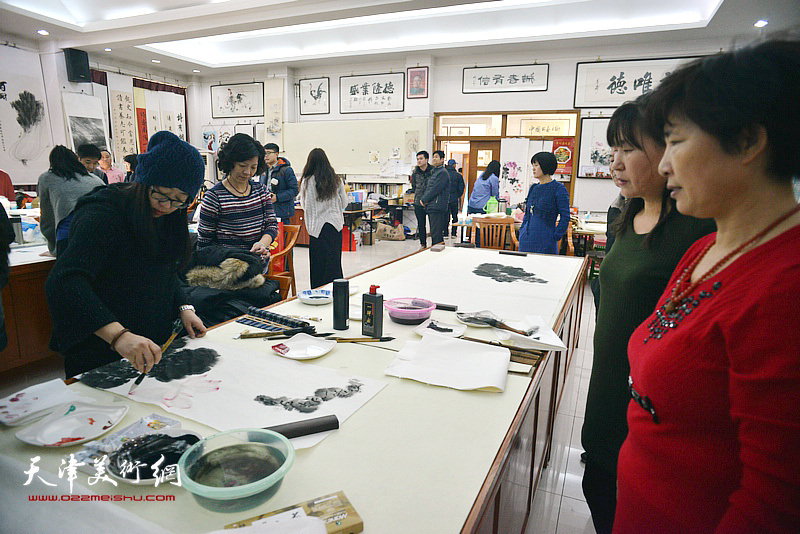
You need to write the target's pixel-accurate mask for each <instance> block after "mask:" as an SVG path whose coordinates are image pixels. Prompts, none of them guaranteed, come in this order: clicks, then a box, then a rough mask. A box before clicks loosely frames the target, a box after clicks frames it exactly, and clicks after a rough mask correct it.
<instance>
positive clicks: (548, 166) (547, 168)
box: [531, 152, 558, 175]
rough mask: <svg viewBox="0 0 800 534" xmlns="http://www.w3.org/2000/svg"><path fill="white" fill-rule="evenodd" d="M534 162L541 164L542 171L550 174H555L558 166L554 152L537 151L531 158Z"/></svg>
mask: <svg viewBox="0 0 800 534" xmlns="http://www.w3.org/2000/svg"><path fill="white" fill-rule="evenodd" d="M534 162H536V163H538V164H539V167H540V168H541V169H542V172H543V173H545V174H548V175H553V174H555V172H556V169H557V168H558V161H556V156H555V154H553V153H552V152H537V153H536V154H534V155H533V157H532V158H531V164H533V163H534Z"/></svg>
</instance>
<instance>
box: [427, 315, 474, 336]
mask: <svg viewBox="0 0 800 534" xmlns="http://www.w3.org/2000/svg"><path fill="white" fill-rule="evenodd" d="M466 331H467V326H466V325H463V324H447V323H443V322H442V321H436V320H434V319H428V320H427V321H425V322H424V323H422V324H421V325H419V326H417V327H415V328H414V333H415V334H417V335H418V336H422V335H423V334H439V335H440V336H447V337H458V336H460V335H463V334H464V332H466Z"/></svg>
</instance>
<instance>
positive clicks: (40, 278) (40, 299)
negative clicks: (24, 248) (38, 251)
mask: <svg viewBox="0 0 800 534" xmlns="http://www.w3.org/2000/svg"><path fill="white" fill-rule="evenodd" d="M54 264H55V259H48V260H45V261H38V262H35V263H25V264H22V265H12V267H11V273H10V276H9V278H8V284H7V285H6V287H4V288H3V311H4V313H5V318H6V333H7V334H8V346H7V347H6V348H5V349H4V350H3V351H2V352H0V371H5V370H7V369H12V368H14V367H18V366H20V365H24V364H26V363H31V362H34V361H36V360H40V359H42V358H46V357H47V356H50V355H52V354H54V353H53V352H52V351H51V350H50V349H49V348H48V345H49V343H50V332H51V331H52V324H51V322H50V311H49V308H48V306H47V297H46V295H45V292H44V283H45V281H46V280H47V275H49V274H50V269H52V268H53V265H54Z"/></svg>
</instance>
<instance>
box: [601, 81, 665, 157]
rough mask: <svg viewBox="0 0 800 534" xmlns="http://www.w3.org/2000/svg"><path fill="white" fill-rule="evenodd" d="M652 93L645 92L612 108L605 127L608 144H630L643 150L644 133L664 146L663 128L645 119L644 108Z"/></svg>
mask: <svg viewBox="0 0 800 534" xmlns="http://www.w3.org/2000/svg"><path fill="white" fill-rule="evenodd" d="M650 95H652V93H647V94H644V95H642V96H640V97H639V98H637V99H636V100H629V101H627V102H625V103H623V104H622V105H621V106H619V107H618V108H617V109H615V110H614V113H613V114H612V115H611V119H610V120H609V121H608V128H606V141H607V142H608V146H612V147H614V146H622V145H631V146H634V147H636V148H638V149H639V150H644V144H643V143H642V136H643V135H646V136H647V137H649V138H650V139H652V140H653V141H655V143H656V144H657V145H659V146H661V147H663V146H665V143H664V131H663V129H661V128H659V129H657V128H654V125H653V124H652V121H649V120H647V116H646V114H645V109H646V107H647V103H648V102H649V101H650V98H651V96H650Z"/></svg>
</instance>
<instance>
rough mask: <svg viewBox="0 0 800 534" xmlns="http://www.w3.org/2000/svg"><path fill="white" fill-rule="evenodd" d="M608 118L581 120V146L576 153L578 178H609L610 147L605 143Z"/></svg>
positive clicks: (586, 118)
mask: <svg viewBox="0 0 800 534" xmlns="http://www.w3.org/2000/svg"><path fill="white" fill-rule="evenodd" d="M610 121H611V119H610V118H602V117H597V118H594V117H585V118H582V119H581V146H580V151H579V152H578V177H579V178H611V169H610V167H611V147H610V146H608V143H606V129H607V128H608V123H609V122H610Z"/></svg>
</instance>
